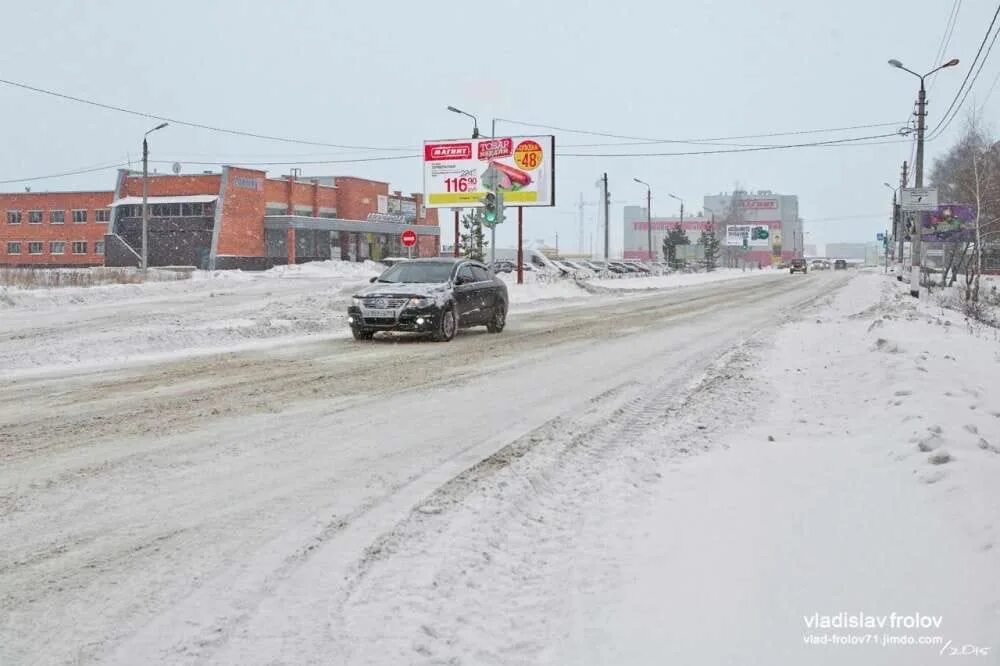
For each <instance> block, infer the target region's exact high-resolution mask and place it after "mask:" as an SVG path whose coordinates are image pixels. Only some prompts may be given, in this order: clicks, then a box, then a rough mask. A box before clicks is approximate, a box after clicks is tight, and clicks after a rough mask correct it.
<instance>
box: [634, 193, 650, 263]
mask: <svg viewBox="0 0 1000 666" xmlns="http://www.w3.org/2000/svg"><path fill="white" fill-rule="evenodd" d="M632 180H634V181H635V182H637V183H639V184H640V185H645V186H646V238H647V241H648V242H649V261H652V260H653V189H652V188H651V187H650V186H649V183H647V182H646V181H644V180H639V179H638V178H633V179H632Z"/></svg>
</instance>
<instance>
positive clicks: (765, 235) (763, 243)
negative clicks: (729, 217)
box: [726, 224, 771, 247]
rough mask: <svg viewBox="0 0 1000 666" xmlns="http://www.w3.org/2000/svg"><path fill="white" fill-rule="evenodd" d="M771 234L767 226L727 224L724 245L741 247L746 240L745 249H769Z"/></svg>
mask: <svg viewBox="0 0 1000 666" xmlns="http://www.w3.org/2000/svg"><path fill="white" fill-rule="evenodd" d="M770 236H771V233H770V231H769V230H768V228H767V226H765V225H761V224H727V225H726V245H729V246H736V247H743V240H744V239H746V242H747V247H770V246H771V240H770Z"/></svg>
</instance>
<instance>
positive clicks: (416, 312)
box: [347, 258, 509, 342]
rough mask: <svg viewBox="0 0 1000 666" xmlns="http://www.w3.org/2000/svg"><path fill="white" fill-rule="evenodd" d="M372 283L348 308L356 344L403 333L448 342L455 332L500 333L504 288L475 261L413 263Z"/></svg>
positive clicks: (395, 268) (504, 320)
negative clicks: (474, 328)
mask: <svg viewBox="0 0 1000 666" xmlns="http://www.w3.org/2000/svg"><path fill="white" fill-rule="evenodd" d="M371 282H372V284H371V285H370V286H368V287H365V288H364V289H362V290H361V291H359V292H358V293H357V294H355V295H354V296H353V298H352V299H351V305H350V306H349V307H348V309H347V321H348V323H349V324H350V326H351V333H353V334H354V339H355V340H371V339H372V337H373V336H374V335H375V334H376V333H377V332H379V331H406V332H411V333H425V334H428V335H430V336H432V337H433V338H434V339H435V340H438V341H442V342H446V341H448V340H451V339H452V338H453V337H455V333H456V332H457V331H458V329H459V328H467V327H470V326H486V329H487V330H488V331H489V332H490V333H499V332H500V331H502V330H503V329H504V326H506V324H507V305H508V303H509V300H508V297H507V285H506V284H504V282H503V281H502V280H500V279H499V278H497V277H496V275H494V274H493V273H492V272H490V270H489V269H488V268H487V267H486V266H485V265H484V264H482V263H480V262H478V261H472V260H469V259H447V258H435V259H411V260H407V261H404V262H400V263H398V264H396V265H395V266H392V267H391V268H389V269H387V270H386V271H385V272H384V273H382V274H381V275H379V276H378V277H374V278H372V279H371Z"/></svg>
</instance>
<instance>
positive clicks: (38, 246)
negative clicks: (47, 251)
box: [28, 241, 45, 254]
mask: <svg viewBox="0 0 1000 666" xmlns="http://www.w3.org/2000/svg"><path fill="white" fill-rule="evenodd" d="M44 247H45V244H44V243H42V242H41V241H31V242H30V243H28V254H41V253H42V250H43V249H44Z"/></svg>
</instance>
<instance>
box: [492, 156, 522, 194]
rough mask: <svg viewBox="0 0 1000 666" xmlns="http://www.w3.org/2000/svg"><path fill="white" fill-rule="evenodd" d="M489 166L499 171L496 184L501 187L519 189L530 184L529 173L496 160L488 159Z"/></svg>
mask: <svg viewBox="0 0 1000 666" xmlns="http://www.w3.org/2000/svg"><path fill="white" fill-rule="evenodd" d="M490 168H492V169H495V170H496V171H497V172H499V175H500V181H499V185H498V186H499V187H500V188H501V189H505V190H519V189H521V188H522V187H527V186H528V185H530V184H531V175H530V174H528V173H525V172H524V171H521V170H520V169H515V168H514V167H512V166H507V165H506V164H502V163H501V162H497V161H496V160H490Z"/></svg>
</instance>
